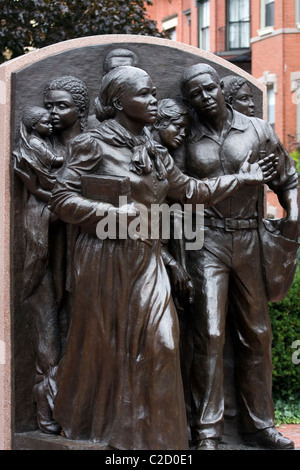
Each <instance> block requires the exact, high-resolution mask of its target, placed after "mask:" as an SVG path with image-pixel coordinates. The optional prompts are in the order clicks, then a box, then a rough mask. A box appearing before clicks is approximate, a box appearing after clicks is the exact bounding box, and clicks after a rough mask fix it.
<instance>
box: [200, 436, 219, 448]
mask: <svg viewBox="0 0 300 470" xmlns="http://www.w3.org/2000/svg"><path fill="white" fill-rule="evenodd" d="M195 450H218V441H217V440H216V439H202V440H201V441H198V442H197V443H196V447H195Z"/></svg>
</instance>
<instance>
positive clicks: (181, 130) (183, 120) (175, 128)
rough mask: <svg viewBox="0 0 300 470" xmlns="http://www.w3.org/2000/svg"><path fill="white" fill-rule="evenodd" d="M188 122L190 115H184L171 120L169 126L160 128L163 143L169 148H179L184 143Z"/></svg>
mask: <svg viewBox="0 0 300 470" xmlns="http://www.w3.org/2000/svg"><path fill="white" fill-rule="evenodd" d="M188 124H189V119H188V116H187V115H182V116H180V117H179V118H178V119H174V120H173V121H171V122H170V123H169V124H168V126H167V127H164V128H160V129H159V135H160V138H161V141H162V143H163V144H164V145H165V146H166V147H167V148H169V149H173V150H175V149H177V148H178V147H179V146H180V145H181V144H182V143H183V140H184V138H185V136H186V130H187V127H188Z"/></svg>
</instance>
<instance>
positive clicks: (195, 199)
mask: <svg viewBox="0 0 300 470" xmlns="http://www.w3.org/2000/svg"><path fill="white" fill-rule="evenodd" d="M155 94H156V89H155V86H154V84H153V82H152V80H151V78H150V77H149V75H148V74H147V73H146V72H145V71H143V70H141V69H139V68H136V67H130V66H124V67H118V68H116V69H114V70H112V71H111V72H109V73H108V74H107V75H105V77H104V78H103V80H102V83H101V93H100V96H99V98H100V102H101V105H102V109H103V112H104V115H105V116H110V119H108V120H105V121H104V122H103V123H102V124H101V126H99V127H98V128H97V129H94V130H91V131H89V132H85V133H82V134H81V135H79V136H78V137H76V138H75V139H74V140H73V141H72V142H71V143H70V145H69V149H68V156H67V159H66V161H67V164H66V166H65V167H64V170H63V172H62V174H61V175H59V177H58V179H57V183H56V185H55V187H54V190H53V192H52V197H51V200H50V208H51V210H52V211H53V212H54V213H55V214H56V215H57V216H58V217H59V218H61V219H62V220H64V221H65V222H67V223H69V224H73V225H75V226H78V227H80V234H79V236H78V238H77V240H76V245H75V249H74V270H73V281H74V298H73V311H72V319H71V325H70V329H69V334H68V338H67V344H66V350H65V354H64V356H63V358H62V360H61V362H60V364H59V368H58V374H57V379H58V382H57V384H58V392H57V395H56V398H55V404H54V418H55V419H56V421H57V422H58V423H59V424H60V425H61V427H62V429H63V432H64V434H65V435H66V437H67V438H69V439H85V440H90V441H94V442H99V443H101V444H102V445H104V446H107V447H110V448H116V449H123V450H126V449H135V450H139V449H188V437H187V423H186V410H185V401H184V396H183V387H182V379H181V372H180V358H179V328H178V319H177V313H176V310H175V307H174V303H173V300H172V297H171V293H170V284H169V279H168V275H167V272H166V268H165V266H164V263H163V261H162V256H161V243H160V240H159V239H156V238H151V234H150V233H149V235H148V237H147V238H145V237H140V238H139V237H130V236H128V237H127V238H125V239H117V237H109V236H108V237H106V238H105V239H100V238H98V237H97V236H96V227H97V224H98V223H99V220H101V217H103V216H101V215H99V211H100V209H101V210H102V213H104V211H105V210H106V211H107V212H108V213H110V214H112V216H113V217H115V218H116V221H118V220H120V215H121V214H124V213H126V212H127V213H131V212H132V211H134V210H135V208H136V207H139V204H142V205H143V207H146V208H147V213H148V215H149V217H151V205H152V204H162V203H163V202H165V201H166V200H167V198H168V199H169V200H174V201H181V202H183V203H187V204H188V203H191V204H193V205H195V204H197V203H199V204H204V205H205V206H209V205H211V204H214V203H215V202H216V201H220V200H223V199H224V198H226V197H227V196H229V195H230V194H232V193H234V192H235V191H236V190H237V189H238V188H240V187H243V186H247V185H257V184H261V183H262V182H264V181H265V180H269V179H271V178H273V177H274V174H275V172H274V165H276V161H274V160H273V157H267V158H266V159H264V161H262V162H260V163H259V164H258V163H256V164H254V165H251V164H249V163H248V161H247V159H246V156H247V155H245V161H244V163H243V164H242V165H241V168H240V170H239V171H238V173H237V174H235V175H230V176H224V177H220V178H215V179H212V180H207V181H205V182H203V181H200V180H196V179H194V178H189V177H188V176H185V175H184V174H183V173H182V172H181V171H180V170H179V169H178V168H177V167H176V166H175V165H174V162H173V159H172V157H171V156H170V155H169V153H168V152H167V151H166V149H164V148H162V147H161V146H160V145H157V144H156V143H155V142H154V141H153V139H152V137H151V134H150V133H149V131H148V130H147V128H146V126H148V125H151V124H153V123H154V122H155V120H156V117H157V100H156V97H155ZM95 174H100V175H103V176H105V175H107V176H110V177H111V176H115V177H127V178H129V180H130V184H131V202H130V204H127V205H125V206H123V207H121V208H119V207H117V206H113V205H110V204H108V203H105V202H99V201H97V200H95V199H93V198H91V197H87V196H84V195H83V194H82V184H81V182H82V178H83V177H84V176H85V175H95ZM103 238H104V237H103Z"/></svg>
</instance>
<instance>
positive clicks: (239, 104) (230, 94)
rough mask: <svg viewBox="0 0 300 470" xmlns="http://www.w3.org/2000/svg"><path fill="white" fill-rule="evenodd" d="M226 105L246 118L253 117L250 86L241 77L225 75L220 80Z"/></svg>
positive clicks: (253, 107) (253, 109)
mask: <svg viewBox="0 0 300 470" xmlns="http://www.w3.org/2000/svg"><path fill="white" fill-rule="evenodd" d="M222 82H223V93H224V98H225V101H226V103H228V104H230V105H231V106H232V107H233V109H235V110H236V111H239V112H240V113H242V114H245V115H246V116H254V111H255V106H254V102H253V93H252V91H251V87H250V84H249V83H248V82H247V80H245V79H244V78H242V77H236V76H235V75H227V76H226V77H223V78H222Z"/></svg>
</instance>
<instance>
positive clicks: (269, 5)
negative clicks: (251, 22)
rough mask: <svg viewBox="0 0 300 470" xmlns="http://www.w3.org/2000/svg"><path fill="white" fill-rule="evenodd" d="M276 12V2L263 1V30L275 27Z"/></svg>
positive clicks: (261, 21)
mask: <svg viewBox="0 0 300 470" xmlns="http://www.w3.org/2000/svg"><path fill="white" fill-rule="evenodd" d="M274 11H275V1H274V0H261V19H260V23H261V25H260V26H261V28H267V27H268V26H274Z"/></svg>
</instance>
